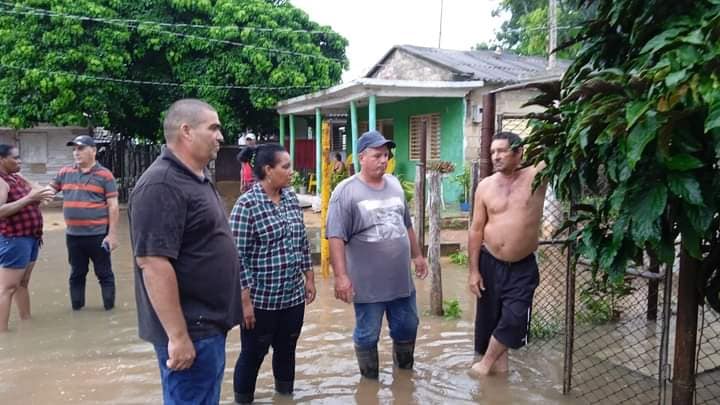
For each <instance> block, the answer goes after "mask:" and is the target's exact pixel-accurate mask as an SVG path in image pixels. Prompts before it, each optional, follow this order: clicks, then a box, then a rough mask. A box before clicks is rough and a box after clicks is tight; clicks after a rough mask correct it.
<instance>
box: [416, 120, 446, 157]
mask: <svg viewBox="0 0 720 405" xmlns="http://www.w3.org/2000/svg"><path fill="white" fill-rule="evenodd" d="M423 133H424V134H423ZM423 135H424V136H425V139H426V140H427V141H426V142H427V159H440V114H439V113H433V114H425V115H414V116H411V117H410V160H420V140H421V139H422V138H421V136H423Z"/></svg>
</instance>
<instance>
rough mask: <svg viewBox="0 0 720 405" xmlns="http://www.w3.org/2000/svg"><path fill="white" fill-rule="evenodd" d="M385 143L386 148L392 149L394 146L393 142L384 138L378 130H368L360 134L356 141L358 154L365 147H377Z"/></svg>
mask: <svg viewBox="0 0 720 405" xmlns="http://www.w3.org/2000/svg"><path fill="white" fill-rule="evenodd" d="M385 145H387V147H388V148H390V149H392V148H394V147H395V142H393V141H389V140H387V139H385V137H384V136H383V134H381V133H380V132H378V131H368V132H365V133H364V134H362V136H360V139H358V141H357V151H358V154H360V153H362V152H363V151H364V150H365V149H367V148H379V147H381V146H385Z"/></svg>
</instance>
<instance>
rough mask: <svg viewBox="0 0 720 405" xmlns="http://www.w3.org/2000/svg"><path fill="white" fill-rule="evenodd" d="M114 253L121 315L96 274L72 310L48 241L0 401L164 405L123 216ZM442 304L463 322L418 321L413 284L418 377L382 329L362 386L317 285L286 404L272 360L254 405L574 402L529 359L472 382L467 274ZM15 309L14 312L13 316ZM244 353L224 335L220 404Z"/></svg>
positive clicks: (337, 306)
mask: <svg viewBox="0 0 720 405" xmlns="http://www.w3.org/2000/svg"><path fill="white" fill-rule="evenodd" d="M121 219H122V223H121V226H120V234H119V237H120V242H121V247H120V248H119V249H118V250H117V251H116V253H114V254H113V266H114V269H115V272H116V279H117V285H118V297H117V306H116V308H115V309H114V310H113V311H110V312H105V311H104V310H102V303H101V300H100V292H99V288H98V285H97V282H96V279H95V278H94V276H93V275H89V277H88V289H87V290H88V291H87V306H86V308H85V309H83V310H82V311H78V312H73V311H71V310H70V306H69V298H68V293H67V273H68V266H67V256H66V253H65V242H64V240H65V238H64V235H63V233H62V230H59V229H56V230H51V231H49V232H47V234H46V236H45V245H44V247H43V249H42V251H41V253H40V258H39V260H38V264H37V266H36V270H35V273H34V274H33V277H32V280H31V293H32V298H31V299H32V305H33V319H32V320H31V321H27V322H22V323H21V322H19V321H18V319H17V316H16V314H15V313H13V315H12V317H11V321H10V327H11V332H10V333H8V334H4V335H0V398H2V400H1V401H0V402H2V404H4V405H14V404H47V403H53V404H80V403H82V404H100V403H102V404H105V403H112V404H155V403H160V402H161V389H160V384H159V376H158V370H157V365H156V360H155V356H154V351H153V350H152V347H151V345H150V344H147V343H145V342H143V341H141V340H139V339H138V337H137V329H136V328H137V319H136V314H135V300H134V291H133V274H132V267H131V263H132V260H131V255H130V249H129V240H128V229H127V214H126V212H122V213H121ZM443 268H444V273H443V277H444V279H443V283H444V286H445V297H446V299H453V298H457V299H458V300H459V301H460V304H461V307H462V309H463V314H462V317H461V319H459V320H444V319H441V318H437V317H432V316H429V315H427V314H426V313H425V311H427V308H428V307H429V305H428V296H429V293H428V290H429V286H430V280H429V279H428V280H424V281H418V282H417V286H418V305H419V308H420V311H421V312H422V315H421V325H420V330H419V331H418V342H417V349H416V362H415V370H414V372H407V371H402V370H394V369H393V366H392V352H391V350H392V349H391V348H392V343H391V341H390V338H389V337H388V335H387V332H386V331H383V334H382V336H381V342H380V345H379V352H380V366H381V370H380V379H379V381H367V380H363V379H361V378H360V376H359V373H358V370H357V365H356V362H355V358H354V352H353V343H352V340H351V334H352V328H353V324H354V316H353V311H352V307H351V306H350V305H346V304H343V303H341V302H339V301H336V300H335V299H334V298H333V293H332V280H331V279H329V280H323V279H322V277H320V276H319V275H318V276H317V279H318V300H317V302H315V303H314V304H312V305H311V306H309V307H307V313H306V322H305V325H304V328H303V332H302V336H301V338H300V341H299V345H298V350H297V379H296V389H295V394H294V396H293V397H292V398H287V397H282V396H278V395H276V394H274V391H273V387H272V381H273V377H272V370H271V364H270V361H269V359H267V360H266V361H265V364H263V367H262V369H261V372H260V375H259V378H258V384H257V391H256V402H257V403H260V404H262V403H278V404H291V403H313V404H348V403H357V404H445V403H452V404H462V403H477V402H482V403H490V404H554V403H571V402H570V399H569V398H565V397H563V396H562V395H560V393H559V392H560V387H561V385H562V380H561V376H562V357H561V355H560V354H559V353H555V352H546V353H539V352H537V351H528V352H525V351H523V352H521V353H519V354H517V355H516V356H512V355H511V369H512V371H511V373H510V374H509V376H508V377H503V378H501V377H489V378H485V379H482V380H480V379H478V378H475V377H473V376H471V375H470V374H468V369H469V367H470V365H471V364H472V363H473V361H474V356H473V323H472V320H473V316H474V305H473V303H474V301H472V300H471V298H470V296H469V293H467V292H466V288H465V277H466V273H465V269H464V268H461V267H459V266H455V265H452V264H450V263H448V262H443ZM14 310H15V309H14V308H13V311H14ZM239 350H240V338H239V333H238V330H237V328H236V329H233V330H232V331H231V332H230V334H229V335H228V345H227V363H226V369H225V379H224V381H223V388H222V402H223V403H232V398H233V393H232V374H233V367H234V365H235V359H236V358H237V356H238V354H239Z"/></svg>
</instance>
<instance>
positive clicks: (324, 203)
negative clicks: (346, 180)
mask: <svg viewBox="0 0 720 405" xmlns="http://www.w3.org/2000/svg"><path fill="white" fill-rule="evenodd" d="M320 157H321V159H322V161H321V165H322V177H321V179H322V192H321V193H320V199H321V200H320V202H321V205H320V207H321V209H320V272H321V273H322V275H323V277H324V278H327V277H328V276H330V242H328V240H327V239H326V238H325V223H326V221H327V213H328V205H329V204H330V164H331V163H330V125H329V124H328V122H327V121H325V122H323V123H322V154H321V155H320Z"/></svg>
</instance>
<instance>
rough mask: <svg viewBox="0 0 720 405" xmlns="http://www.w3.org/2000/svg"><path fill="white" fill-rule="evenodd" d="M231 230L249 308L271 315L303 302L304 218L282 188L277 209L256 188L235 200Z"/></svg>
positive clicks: (308, 265) (308, 264)
mask: <svg viewBox="0 0 720 405" xmlns="http://www.w3.org/2000/svg"><path fill="white" fill-rule="evenodd" d="M230 230H231V231H232V234H233V237H234V238H235V244H236V245H237V249H238V255H239V256H240V264H241V270H240V284H241V285H242V288H243V289H245V288H250V296H251V297H252V301H253V306H254V307H255V308H257V309H262V310H267V311H275V310H280V309H285V308H290V307H293V306H296V305H300V304H302V303H303V302H305V280H304V277H303V272H306V271H311V270H312V260H311V258H310V244H309V243H308V239H307V233H306V232H305V224H304V223H303V214H302V210H301V209H300V204H299V202H298V199H297V197H296V196H295V193H293V192H292V191H290V189H283V190H282V192H281V193H280V203H279V204H278V205H276V204H275V203H273V202H272V201H271V200H270V199H269V198H268V197H267V195H266V194H265V191H264V190H263V188H262V186H261V185H260V183H255V184H254V185H253V187H252V188H251V189H250V190H249V191H248V192H247V193H245V194H243V195H242V196H241V197H240V198H238V200H237V202H236V203H235V206H234V207H233V210H232V213H231V214H230Z"/></svg>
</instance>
